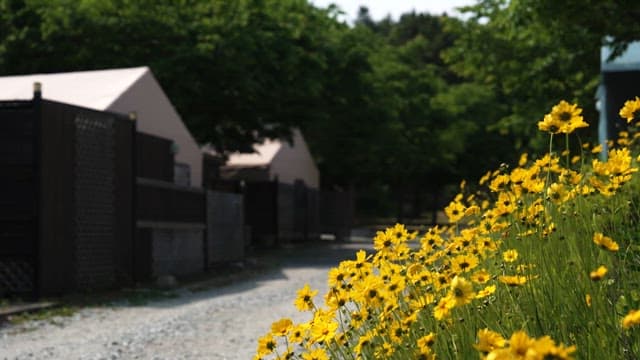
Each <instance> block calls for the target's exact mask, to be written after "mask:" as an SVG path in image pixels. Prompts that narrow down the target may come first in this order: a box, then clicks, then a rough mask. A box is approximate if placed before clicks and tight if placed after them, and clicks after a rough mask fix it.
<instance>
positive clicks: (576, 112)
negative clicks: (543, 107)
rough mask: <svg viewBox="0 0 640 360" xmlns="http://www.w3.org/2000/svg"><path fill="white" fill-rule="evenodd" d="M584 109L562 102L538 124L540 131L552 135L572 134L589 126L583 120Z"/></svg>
mask: <svg viewBox="0 0 640 360" xmlns="http://www.w3.org/2000/svg"><path fill="white" fill-rule="evenodd" d="M581 113H582V109H581V108H579V107H578V105H576V104H569V103H568V102H566V101H564V100H562V101H560V102H559V103H558V104H557V105H555V106H554V107H553V108H552V109H551V113H549V114H547V115H545V116H544V119H543V120H542V121H540V122H538V129H540V130H542V131H546V132H549V133H551V134H558V133H562V134H570V133H572V132H573V131H574V130H575V129H578V128H583V127H587V126H589V124H587V123H586V122H584V119H583V118H582V115H580V114H581Z"/></svg>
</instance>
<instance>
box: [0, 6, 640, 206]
mask: <svg viewBox="0 0 640 360" xmlns="http://www.w3.org/2000/svg"><path fill="white" fill-rule="evenodd" d="M466 14H467V16H466V18H465V20H460V19H457V18H451V17H447V16H446V15H442V16H435V15H431V14H420V13H416V12H411V13H407V14H404V15H402V16H401V17H400V18H399V19H398V20H394V19H392V18H390V17H387V18H385V19H382V20H379V21H376V20H373V19H372V18H371V17H370V16H369V12H368V10H367V9H366V8H361V10H360V12H359V15H358V18H357V19H356V21H355V23H354V24H353V25H347V24H345V23H341V22H340V21H339V20H337V18H338V15H339V9H337V8H336V7H333V6H332V7H329V8H326V9H321V8H316V7H314V6H312V5H311V4H310V3H309V2H308V1H306V0H237V1H224V0H75V1H71V0H0V28H1V29H2V30H3V31H2V32H0V74H2V75H14V74H25V73H38V72H61V71H78V70H93V69H101V68H114V67H128V66H141V65H148V66H149V67H150V68H151V69H152V71H153V72H154V74H155V75H156V76H157V78H158V80H159V81H160V83H161V84H162V86H163V88H164V89H165V91H166V92H167V93H168V95H169V97H170V98H171V100H172V102H173V103H174V105H175V106H176V107H177V110H178V112H179V113H180V114H181V115H182V117H183V119H184V120H185V122H186V123H187V125H188V127H189V129H190V130H191V131H192V133H193V134H194V135H195V137H196V138H197V140H198V141H200V142H201V143H209V144H211V145H213V146H214V147H215V148H216V149H217V150H218V151H220V152H221V153H229V152H231V151H236V150H241V151H250V150H251V145H252V144H253V143H255V142H257V141H261V140H262V139H264V138H267V137H282V138H287V137H288V136H289V135H290V130H291V129H292V128H295V127H298V128H301V129H302V130H303V132H304V134H305V137H306V139H307V141H308V143H309V145H310V147H311V149H312V152H313V154H314V156H315V157H316V161H317V163H318V165H319V167H320V170H321V174H322V183H323V186H325V187H336V186H337V187H352V188H355V189H359V190H361V193H365V194H366V193H367V192H370V191H373V192H370V193H371V194H373V195H369V199H370V200H372V201H373V202H375V201H377V200H376V199H384V198H385V196H389V197H391V196H393V197H395V198H397V199H401V200H402V199H409V200H410V201H413V202H415V203H416V204H415V206H414V210H415V211H414V212H419V210H420V208H421V205H420V204H419V203H420V202H424V201H426V199H425V195H424V194H439V193H441V192H442V191H443V189H445V188H446V187H447V186H448V185H450V184H453V183H456V182H458V181H459V180H460V179H462V178H477V177H478V176H479V175H480V171H483V170H484V169H487V168H494V167H496V166H497V165H498V164H499V163H501V162H509V161H512V160H513V159H514V158H515V157H516V156H517V153H515V152H514V151H513V149H517V150H526V149H529V148H536V147H540V146H541V144H542V141H541V139H540V138H538V137H537V136H538V135H536V134H537V131H536V125H535V124H536V123H537V121H538V120H539V119H540V118H541V117H542V115H543V114H544V113H545V112H547V111H548V109H549V108H550V106H551V105H553V104H555V103H557V101H558V100H560V99H565V100H568V101H572V102H577V103H579V104H580V105H581V106H582V107H583V108H584V109H585V112H587V113H588V112H593V111H595V109H594V106H593V101H594V100H593V97H594V92H595V88H596V86H597V84H598V75H599V60H600V59H599V54H600V52H599V48H600V46H601V45H602V44H610V45H612V46H614V48H615V49H618V50H620V49H623V48H624V46H625V45H626V44H628V43H629V42H630V41H632V40H635V39H637V36H638V34H639V33H640V28H639V26H640V25H638V24H637V23H636V21H635V19H637V18H638V14H640V6H638V5H636V4H635V2H634V1H630V0H624V1H613V0H588V1H587V2H586V3H585V2H584V1H576V0H571V1H565V2H554V1H551V0H535V1H534V0H511V1H506V0H478V1H477V2H476V4H475V5H473V6H469V7H467V8H466ZM587 115H589V114H587ZM589 117H590V118H594V116H592V115H590V116H589ZM584 135H585V136H588V135H589V133H588V131H587V132H585V133H584ZM374 190H375V191H374ZM385 201H386V202H389V201H387V200H385ZM382 202H384V201H382ZM404 202H406V201H404ZM401 203H402V201H401V202H399V205H402V204H401ZM373 208H375V206H373ZM400 208H402V206H399V207H398V209H400ZM398 211H399V210H398ZM398 211H397V212H398Z"/></svg>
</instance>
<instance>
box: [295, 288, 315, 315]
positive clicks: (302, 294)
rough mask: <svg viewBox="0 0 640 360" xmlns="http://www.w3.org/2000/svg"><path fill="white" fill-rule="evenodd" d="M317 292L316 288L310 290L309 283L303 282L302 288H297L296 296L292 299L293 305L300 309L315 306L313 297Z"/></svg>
mask: <svg viewBox="0 0 640 360" xmlns="http://www.w3.org/2000/svg"><path fill="white" fill-rule="evenodd" d="M317 294H318V290H311V288H310V287H309V284H305V285H304V287H303V288H302V289H300V290H298V296H297V297H296V299H295V301H294V305H295V306H296V308H297V309H298V310H300V311H308V310H312V309H313V308H314V307H315V305H314V304H313V297H314V296H316V295H317Z"/></svg>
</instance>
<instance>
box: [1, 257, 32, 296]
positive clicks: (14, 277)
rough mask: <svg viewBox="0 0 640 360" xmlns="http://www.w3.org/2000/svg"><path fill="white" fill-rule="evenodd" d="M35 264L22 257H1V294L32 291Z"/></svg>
mask: <svg viewBox="0 0 640 360" xmlns="http://www.w3.org/2000/svg"><path fill="white" fill-rule="evenodd" d="M34 273H35V270H34V267H33V264H32V263H31V262H30V261H28V260H22V259H0V296H2V295H6V294H21V293H31V292H32V291H33V289H34V283H33V280H34V275H35V274H34Z"/></svg>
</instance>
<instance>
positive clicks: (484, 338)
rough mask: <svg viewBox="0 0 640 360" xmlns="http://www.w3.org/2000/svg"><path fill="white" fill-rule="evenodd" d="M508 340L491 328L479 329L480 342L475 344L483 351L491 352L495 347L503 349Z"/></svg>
mask: <svg viewBox="0 0 640 360" xmlns="http://www.w3.org/2000/svg"><path fill="white" fill-rule="evenodd" d="M505 344H506V341H505V339H504V338H503V337H502V335H500V334H498V333H497V332H495V331H491V330H489V329H481V330H478V342H477V343H476V344H475V345H473V347H475V348H476V349H477V350H478V351H480V352H482V353H485V354H486V353H489V352H491V351H493V350H495V349H501V348H503V347H504V346H505Z"/></svg>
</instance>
